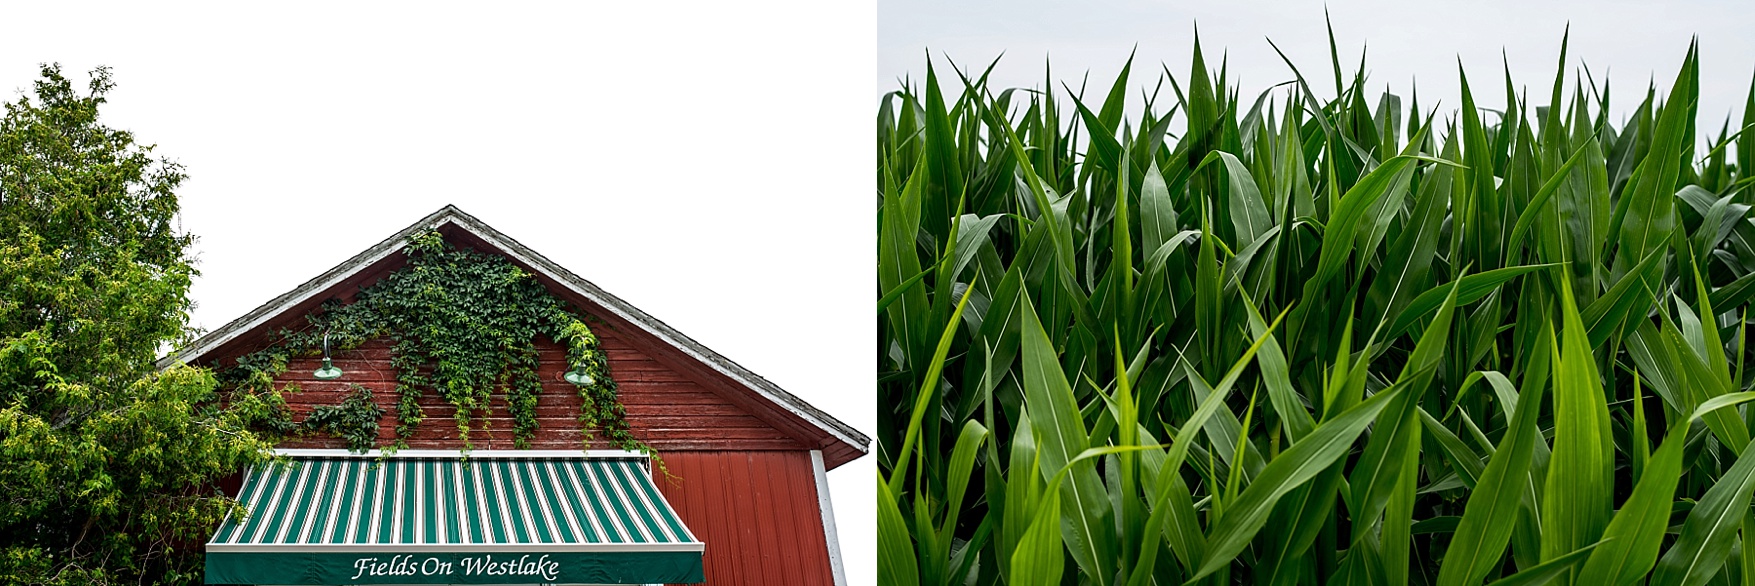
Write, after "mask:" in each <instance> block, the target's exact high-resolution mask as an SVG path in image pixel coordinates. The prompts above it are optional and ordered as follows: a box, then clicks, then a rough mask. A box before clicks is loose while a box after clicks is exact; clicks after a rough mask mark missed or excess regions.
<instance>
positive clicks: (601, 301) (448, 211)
mask: <svg viewBox="0 0 1755 586" xmlns="http://www.w3.org/2000/svg"><path fill="white" fill-rule="evenodd" d="M445 224H451V225H455V226H457V227H459V228H462V229H463V230H466V231H468V232H469V233H471V234H473V235H475V236H476V237H478V238H481V239H482V240H484V241H486V242H487V243H489V244H491V245H493V246H494V247H496V248H498V249H500V251H501V252H504V253H506V254H507V255H509V256H511V257H512V258H514V259H516V260H518V261H519V262H522V263H524V264H525V265H527V266H529V267H531V268H532V269H534V270H536V271H538V272H540V273H542V274H543V275H544V276H547V277H548V278H550V279H554V280H555V282H557V283H560V284H561V285H562V286H564V287H566V288H568V289H569V290H572V291H573V292H574V293H577V294H579V295H580V296H583V297H585V298H586V299H589V300H591V301H592V302H593V303H596V304H597V305H599V306H601V307H603V308H604V309H606V310H609V311H611V312H613V313H615V314H616V315H617V316H619V317H621V318H622V319H624V320H627V321H628V322H629V323H632V324H634V325H635V326H637V327H639V328H640V329H643V330H645V331H646V332H647V333H649V334H651V335H653V336H656V337H657V338H658V339H660V340H662V341H664V342H665V343H666V344H669V345H670V346H672V347H674V348H676V349H678V350H680V351H682V352H683V354H685V355H688V356H689V357H690V358H693V359H695V360H697V361H699V362H701V363H702V364H705V365H707V366H708V367H709V368H712V369H713V370H714V371H717V372H719V373H720V374H723V375H725V376H726V377H728V378H730V379H732V380H734V381H737V382H738V383H739V384H742V385H743V386H744V387H746V388H749V389H750V390H753V391H755V392H756V394H757V395H760V396H761V397H762V398H764V399H767V400H768V401H771V402H773V403H774V404H776V405H779V406H780V407H781V408H784V409H786V410H787V411H788V412H790V413H792V414H794V415H797V416H798V417H799V418H801V419H804V420H805V421H806V422H809V423H810V424H811V425H813V426H815V427H816V428H818V429H821V430H823V431H825V432H827V433H829V434H830V435H831V436H834V437H835V438H836V439H838V440H840V441H842V442H844V443H846V444H848V445H850V446H853V447H854V448H856V449H858V450H859V452H860V453H861V454H865V453H869V452H870V444H871V438H870V437H868V436H866V435H865V434H863V433H860V432H859V431H858V430H855V429H853V427H852V426H849V425H847V424H846V423H842V422H841V421H840V420H837V419H835V418H834V417H833V416H830V415H829V414H827V413H824V412H823V411H822V410H820V409H817V408H816V407H814V406H812V405H810V404H809V403H806V402H805V401H804V400H802V399H799V398H798V397H797V396H794V395H793V394H792V393H788V392H786V391H785V390H784V389H781V388H780V387H779V386H778V385H775V384H774V383H772V382H769V381H768V380H767V379H764V378H762V377H761V376H760V375H757V374H755V373H753V372H750V371H749V370H748V369H745V368H744V367H742V366H739V365H738V364H737V363H735V362H732V361H731V360H730V359H728V358H726V357H724V356H721V355H720V354H719V353H717V352H714V351H712V350H710V349H708V348H707V347H705V346H702V345H701V344H700V343H699V342H696V341H694V340H693V339H690V338H689V337H688V336H686V335H683V334H682V333H681V332H678V331H676V330H674V329H672V328H671V327H670V326H668V325H665V323H664V322H662V321H659V320H658V319H657V318H654V317H652V316H651V315H648V314H647V313H646V312H644V311H640V310H639V308H636V307H634V306H632V305H629V304H628V302H626V301H622V300H621V299H620V298H618V297H616V296H614V295H611V294H609V292H607V291H604V290H603V289H600V288H598V287H597V286H596V285H594V284H592V283H591V282H590V281H587V280H585V279H583V278H581V277H579V276H578V275H575V274H573V273H572V272H571V271H568V270H567V269H565V268H563V267H561V266H560V265H557V264H555V263H554V262H553V261H550V260H548V259H547V258H546V257H543V256H542V255H541V254H538V253H537V252H536V251H534V250H531V249H529V248H527V247H525V246H524V245H523V244H520V243H519V242H518V241H516V240H513V239H512V238H510V237H508V236H506V235H505V234H502V233H500V231H499V230H495V229H493V228H492V227H490V226H488V225H487V224H484V223H482V222H481V220H478V219H476V218H475V217H474V216H471V215H469V214H467V213H464V212H463V210H460V209H457V207H456V206H450V205H447V206H445V207H444V208H441V209H440V210H439V211H437V212H433V213H432V214H429V215H427V217H425V218H421V219H420V221H418V222H415V223H414V224H413V225H410V226H409V227H407V228H404V229H402V231H401V232H397V233H396V234H395V235H392V236H391V237H389V238H387V239H385V240H384V241H383V242H379V243H378V244H376V245H373V246H372V247H371V248H368V249H366V250H365V251H364V252H361V253H359V254H356V255H354V257H353V258H350V259H348V260H347V261H345V262H343V263H341V264H340V265H336V266H335V268H332V269H329V271H328V272H325V273H323V274H322V275H319V276H317V277H316V278H314V279H311V280H309V281H306V282H305V283H304V284H303V285H299V286H298V288H296V289H293V290H292V291H289V292H287V293H285V294H282V295H281V296H279V297H276V298H274V299H273V300H271V301H269V302H268V303H265V304H263V305H262V306H261V307H257V308H256V309H255V310H252V311H251V312H250V313H247V314H244V316H243V317H239V318H238V319H235V320H232V321H231V322H230V323H227V324H226V325H224V326H221V327H219V328H218V329H215V330H213V331H212V332H209V333H208V334H207V335H205V336H202V337H201V338H199V339H197V340H195V341H194V342H191V343H190V344H189V345H188V346H187V347H185V348H183V349H181V350H179V351H178V352H177V353H175V354H172V355H171V356H167V357H165V358H163V359H160V360H159V362H158V366H159V368H166V367H169V366H171V365H173V364H177V363H187V362H193V361H195V360H197V359H199V358H200V357H201V356H203V355H205V354H206V353H208V352H210V351H212V350H214V349H215V348H218V347H220V346H223V345H225V344H226V343H227V342H231V341H232V340H235V339H237V338H238V337H239V336H242V335H244V334H245V333H248V332H250V331H252V330H254V329H256V328H257V327H259V326H261V325H263V324H265V323H267V322H268V321H270V320H272V319H274V318H275V317H277V316H279V315H281V314H282V313H284V312H285V311H287V310H289V309H291V308H293V307H295V306H297V305H299V304H301V303H304V302H306V301H310V300H311V299H312V298H313V297H316V296H318V295H320V294H322V293H323V292H324V291H327V290H329V288H331V287H334V286H335V285H338V284H340V283H341V282H343V281H346V280H347V279H348V278H349V277H352V276H353V275H354V274H356V273H358V272H359V271H361V270H363V269H365V268H366V267H369V266H371V265H372V264H374V263H377V262H378V261H380V260H383V259H384V258H385V257H388V256H390V255H391V254H394V253H396V252H400V251H401V250H402V249H403V247H404V246H406V245H407V241H408V237H409V236H410V235H412V234H414V233H415V232H417V231H419V230H424V229H428V228H437V227H439V226H443V225H445ZM813 447H814V446H813ZM404 451H407V450H404Z"/></svg>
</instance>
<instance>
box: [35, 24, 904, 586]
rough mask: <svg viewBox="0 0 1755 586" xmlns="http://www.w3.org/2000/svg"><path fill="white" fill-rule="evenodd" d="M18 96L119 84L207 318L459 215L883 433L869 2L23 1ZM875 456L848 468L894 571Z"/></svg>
mask: <svg viewBox="0 0 1755 586" xmlns="http://www.w3.org/2000/svg"><path fill="white" fill-rule="evenodd" d="M0 19H3V20H4V21H5V22H6V26H5V33H4V34H0V92H4V97H5V99H7V100H8V101H11V100H15V99H17V97H18V96H19V90H23V89H26V88H28V87H29V86H30V84H31V82H32V80H33V79H35V77H36V74H37V64H38V63H42V62H59V63H61V64H62V65H63V66H64V68H65V69H66V71H67V72H68V73H70V74H75V75H74V77H75V79H76V80H78V81H79V83H80V84H81V86H82V87H83V82H84V80H85V79H86V76H85V74H84V72H86V71H88V70H90V69H91V68H93V67H96V66H99V65H107V66H109V67H111V68H112V69H113V70H114V74H115V81H116V82H117V84H118V85H117V87H116V89H115V91H114V92H113V93H111V94H110V96H109V100H110V102H109V104H108V106H107V107H106V108H105V109H104V111H103V120H104V121H105V122H106V123H108V124H110V125H112V126H115V127H119V128H125V129H129V130H132V131H134V132H135V133H136V134H137V136H138V138H139V139H140V140H141V141H143V142H147V143H156V144H157V145H158V150H157V151H156V152H157V153H158V154H162V155H164V156H167V157H170V158H171V159H174V160H176V161H179V162H181V163H182V164H184V165H186V166H187V170H188V173H189V176H190V180H189V182H188V183H187V184H185V186H184V187H183V189H181V190H180V191H179V194H178V195H179V196H180V199H181V202H182V209H183V212H182V225H183V228H184V229H185V230H187V231H189V232H191V233H193V234H195V235H196V236H198V237H199V238H200V240H199V242H198V243H197V245H196V252H197V253H198V254H199V255H200V265H199V268H200V269H201V271H202V272H203V275H202V276H201V278H200V279H199V280H197V281H196V282H195V285H194V288H193V291H192V294H193V296H194V298H195V300H196V302H197V303H199V304H200V305H199V308H198V309H197V310H196V311H195V314H194V324H195V325H198V326H201V327H204V328H208V329H212V328H217V327H219V326H221V325H224V324H225V323H226V322H228V321H230V320H232V319H233V318H236V317H238V316H241V315H243V314H244V313H246V312H248V311H250V310H251V309H253V308H255V307H256V306H258V305H261V304H262V303H265V302H267V301H268V300H270V299H273V298H274V297H275V296H277V295H280V294H281V293H284V292H286V291H289V290H291V289H293V288H294V287H296V286H298V285H299V284H300V283H303V282H304V281H305V280H307V279H310V278H311V277H315V276H317V275H318V274H320V273H322V272H323V271H325V270H328V269H329V268H330V267H333V266H335V265H336V264H339V263H340V262H342V261H344V260H346V259H347V258H348V257H350V256H352V255H353V254H355V253H357V252H359V251H361V250H364V249H365V248H367V247H368V246H371V245H372V244H375V243H377V242H379V241H380V240H382V239H384V238H385V237H387V236H390V235H391V234H393V233H395V232H396V231H397V230H400V229H402V228H403V227H405V226H407V225H408V224H410V223H413V222H414V221H415V220H418V219H420V218H421V217H423V216H425V215H427V214H429V213H432V212H433V211H435V210H438V209H439V208H440V207H442V206H444V205H445V204H456V205H458V206H459V207H461V208H462V209H463V210H464V211H466V212H468V213H470V214H473V215H475V216H476V217H478V218H481V219H482V220H483V221H485V222H487V223H488V224H489V225H492V226H494V227H495V228H498V229H499V230H500V231H502V232H505V233H506V234H507V235H510V236H511V237H513V238H516V239H518V240H519V241H521V242H523V243H524V244H526V245H528V246H529V247H531V248H533V249H535V250H536V251H538V252H540V253H542V254H544V255H546V256H548V257H549V258H550V259H552V260H554V261H556V262H557V263H559V264H560V265H562V266H564V267H567V268H568V269H571V270H572V271H573V272H575V273H577V274H579V275H580V276H583V277H585V278H586V279H588V280H591V281H592V282H594V283H596V284H597V285H598V286H600V287H602V288H604V289H605V290H608V291H609V292H611V293H613V294H615V295H617V296H619V297H621V298H622V299H625V300H627V301H628V302H629V303H632V304H633V305H634V306H636V307H639V308H641V309H643V310H645V311H646V312H648V313H650V314H652V315H653V316H655V317H657V318H658V319H661V320H663V321H665V322H666V323H668V324H670V325H671V326H672V327H675V328H676V329H677V330H679V331H681V332H683V333H685V334H687V335H689V336H690V337H693V338H694V339H696V340H698V341H700V342H701V343H702V344H704V345H706V346H707V347H709V348H712V349H714V350H716V351H718V352H720V353H721V354H724V355H725V356H727V357H729V358H731V359H732V360H734V361H736V362H738V363H739V364H741V365H743V366H745V367H747V368H749V369H750V370H752V371H754V372H756V373H758V374H760V375H762V376H764V377H766V378H768V379H769V380H771V381H774V382H775V383H776V384H778V385H780V386H781V387H782V388H785V389H787V390H788V391H791V392H792V393H794V394H797V395H798V396H800V397H802V398H804V399H805V400H807V401H809V402H811V403H812V404H814V405H816V406H818V407H820V408H822V409H824V410H826V411H828V412H829V413H831V414H833V415H834V416H835V417H837V418H839V419H841V420H842V421H845V422H847V423H849V424H851V425H852V426H854V427H855V428H858V429H860V430H861V431H864V432H865V433H867V434H871V433H872V432H873V427H874V425H875V423H874V418H873V416H872V413H873V399H872V397H873V391H872V389H873V381H874V377H875V370H874V366H873V363H872V361H871V356H872V351H871V348H872V347H873V344H874V342H873V340H875V339H876V337H877V336H876V333H877V332H876V325H875V322H874V321H873V318H872V312H871V304H872V299H873V293H872V291H874V290H875V289H876V288H877V283H876V276H875V272H874V271H873V270H872V266H873V258H874V252H873V251H874V247H873V245H872V235H873V234H874V233H875V232H876V227H875V226H876V221H875V219H874V218H873V214H872V213H871V209H872V191H873V186H872V185H871V182H872V177H873V175H872V173H871V161H872V160H873V158H874V156H875V153H874V151H873V150H872V149H873V147H872V141H871V140H870V138H869V137H870V135H871V132H872V131H871V124H870V123H869V121H870V119H871V116H870V111H871V99H870V96H871V91H872V81H871V79H872V77H871V75H872V74H871V63H872V62H873V47H874V46H875V40H874V38H873V31H874V26H873V21H874V19H875V14H874V8H873V5H872V4H871V3H869V2H852V3H845V2H829V3H825V2H808V1H793V2H787V1H778V0H758V1H755V2H750V1H744V2H736V3H726V2H683V3H677V2H665V3H644V2H614V3H607V2H604V3H589V4H587V3H565V4H563V3H551V4H511V3H498V2H495V3H473V4H468V5H461V4H434V3H428V2H422V3H407V4H388V3H352V2H350V3H322V2H301V3H282V4H275V5H272V6H271V5H267V4H262V3H223V4H222V3H214V4H208V5H185V4H165V3H158V2H155V3H150V4H148V3H117V4H85V3H70V2H69V3H62V2H33V3H22V2H19V3H7V4H6V5H5V6H3V7H0ZM873 461H874V458H872V457H869V456H868V457H865V458H862V459H860V460H856V461H854V462H852V463H850V464H847V465H845V466H842V467H841V468H839V469H837V470H835V471H833V472H830V473H829V479H830V484H831V486H832V488H831V494H833V496H834V502H835V504H836V506H837V513H838V521H839V529H840V534H841V545H842V548H843V552H844V553H845V557H846V567H847V571H848V574H849V577H850V578H851V580H850V581H851V583H852V584H860V585H867V586H869V585H870V584H873V583H875V578H874V576H875V569H874V567H875V566H874V562H873V551H874V546H873V545H872V543H873V536H874V535H875V532H876V530H875V526H874V522H873V520H872V519H873V516H872V510H873V509H872V507H873V503H874V502H875V501H874V500H873V499H874V498H875V497H874V495H873V490H872V476H873V470H874V464H873Z"/></svg>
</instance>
